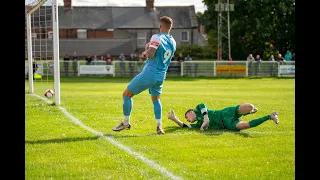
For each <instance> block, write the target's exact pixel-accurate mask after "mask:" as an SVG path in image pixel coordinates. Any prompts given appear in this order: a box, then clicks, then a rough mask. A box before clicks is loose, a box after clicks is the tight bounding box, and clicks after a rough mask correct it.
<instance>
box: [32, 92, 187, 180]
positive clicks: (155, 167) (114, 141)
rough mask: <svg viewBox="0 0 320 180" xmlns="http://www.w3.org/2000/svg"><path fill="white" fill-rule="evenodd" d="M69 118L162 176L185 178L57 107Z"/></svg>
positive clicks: (176, 178) (178, 179)
mask: <svg viewBox="0 0 320 180" xmlns="http://www.w3.org/2000/svg"><path fill="white" fill-rule="evenodd" d="M32 95H33V96H35V97H37V98H40V99H42V100H44V101H46V102H47V103H50V104H51V103H53V102H52V101H51V100H49V99H47V98H43V97H41V96H39V95H37V94H32ZM57 107H58V108H59V109H60V110H61V111H62V112H63V113H64V114H65V115H66V116H67V117H69V118H70V119H71V120H72V121H73V122H74V123H76V124H77V125H79V126H81V127H82V128H84V129H86V130H88V131H90V132H92V133H93V134H95V135H97V136H100V137H103V138H104V139H106V140H108V141H109V142H110V143H112V144H113V145H115V146H117V147H118V148H120V149H122V150H124V151H126V152H127V153H129V154H131V155H133V156H134V157H136V158H138V159H140V160H141V161H143V162H144V163H146V164H147V165H149V166H151V167H152V168H154V169H155V170H157V171H160V172H161V173H162V174H165V175H166V176H168V177H169V178H171V179H174V180H182V179H183V178H181V177H179V176H176V175H174V174H172V173H171V172H169V171H168V170H167V169H165V168H164V167H161V166H160V165H159V164H157V163H155V162H154V161H152V160H150V159H148V158H146V157H144V156H143V155H142V154H140V153H137V152H135V151H133V150H131V149H130V148H129V147H127V146H124V145H122V144H120V143H119V142H118V141H116V140H114V139H113V138H111V137H106V136H104V134H103V133H101V132H97V131H95V130H94V129H92V128H90V127H88V126H86V125H84V124H83V123H82V122H81V121H80V120H79V119H77V118H75V117H74V116H72V115H71V114H70V113H69V112H68V111H67V110H66V109H65V108H63V107H61V106H57Z"/></svg>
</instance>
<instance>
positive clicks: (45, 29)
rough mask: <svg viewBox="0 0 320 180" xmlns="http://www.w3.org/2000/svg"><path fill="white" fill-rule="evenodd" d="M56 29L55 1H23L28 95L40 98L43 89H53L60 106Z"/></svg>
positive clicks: (57, 36)
mask: <svg viewBox="0 0 320 180" xmlns="http://www.w3.org/2000/svg"><path fill="white" fill-rule="evenodd" d="M58 29H59V27H58V5H57V0H26V1H25V47H26V48H25V65H26V68H25V74H26V78H27V79H28V82H29V91H28V92H29V93H30V94H33V93H36V94H39V95H41V94H43V92H44V91H45V89H52V90H54V92H55V99H54V101H55V102H54V103H55V104H56V105H59V104H60V73H59V32H58ZM43 81H44V82H54V83H42V82H43ZM35 84H37V86H36V88H35V87H34V85H35Z"/></svg>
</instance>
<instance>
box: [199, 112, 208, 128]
mask: <svg viewBox="0 0 320 180" xmlns="http://www.w3.org/2000/svg"><path fill="white" fill-rule="evenodd" d="M208 127H209V118H208V115H205V116H204V117H203V123H202V125H201V127H200V131H204V130H207V129H208Z"/></svg>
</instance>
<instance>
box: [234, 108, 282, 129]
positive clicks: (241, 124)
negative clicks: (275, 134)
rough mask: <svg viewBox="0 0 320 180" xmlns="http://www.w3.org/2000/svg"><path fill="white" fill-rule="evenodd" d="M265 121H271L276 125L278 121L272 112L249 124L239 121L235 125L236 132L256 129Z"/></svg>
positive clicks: (276, 115)
mask: <svg viewBox="0 0 320 180" xmlns="http://www.w3.org/2000/svg"><path fill="white" fill-rule="evenodd" d="M267 120H272V121H274V122H275V123H276V124H278V123H279V119H278V114H277V113H276V112H273V113H271V114H269V115H266V116H263V117H260V118H256V119H253V120H251V121H249V122H244V121H239V122H238V123H237V124H236V128H237V129H238V130H243V129H248V128H253V127H256V126H258V125H260V124H262V123H264V122H265V121H267Z"/></svg>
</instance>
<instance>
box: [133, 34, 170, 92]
mask: <svg viewBox="0 0 320 180" xmlns="http://www.w3.org/2000/svg"><path fill="white" fill-rule="evenodd" d="M150 47H151V48H155V49H156V52H155V54H154V56H153V58H152V59H147V60H146V64H145V65H144V67H143V70H142V72H141V73H139V74H138V75H137V76H136V77H134V78H133V79H132V80H131V82H130V83H129V85H128V89H129V90H130V91H131V92H133V93H134V94H135V95H136V94H139V93H141V92H142V91H144V90H146V89H149V93H150V94H151V95H152V96H159V95H160V94H161V92H162V85H163V81H164V80H165V78H166V73H167V70H168V66H169V64H170V62H171V59H172V57H173V55H174V52H175V51H176V41H175V40H174V38H173V37H172V36H171V35H170V34H166V33H161V34H154V35H153V36H152V37H151V39H150V43H149V48H150Z"/></svg>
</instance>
